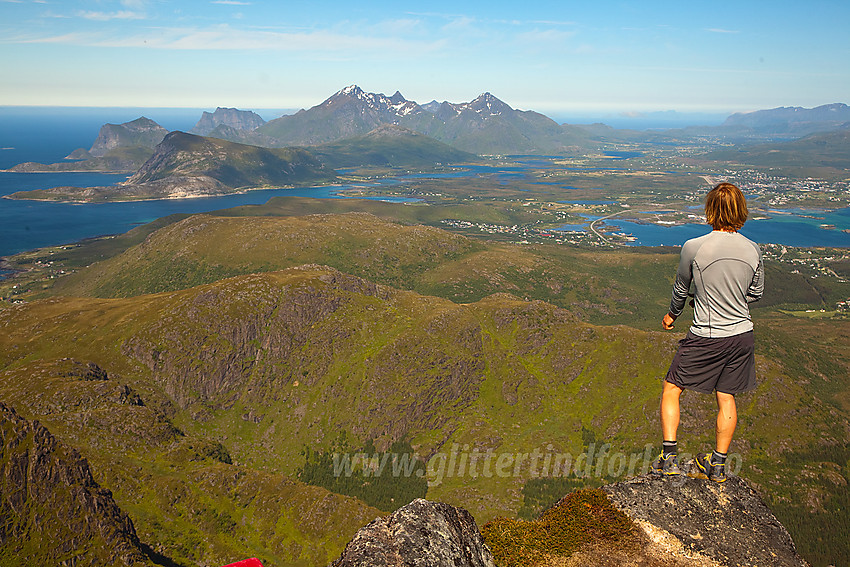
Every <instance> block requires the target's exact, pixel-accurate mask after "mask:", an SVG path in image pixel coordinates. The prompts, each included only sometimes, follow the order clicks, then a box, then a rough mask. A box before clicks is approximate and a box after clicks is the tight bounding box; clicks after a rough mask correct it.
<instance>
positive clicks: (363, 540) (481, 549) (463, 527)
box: [332, 498, 495, 567]
mask: <svg viewBox="0 0 850 567" xmlns="http://www.w3.org/2000/svg"><path fill="white" fill-rule="evenodd" d="M432 565H451V566H453V567H495V563H493V558H492V556H491V555H490V550H489V549H488V548H487V545H486V544H485V543H484V539H483V538H482V537H481V532H479V531H478V526H477V525H476V524H475V520H474V519H473V518H472V515H471V514H470V513H469V512H467V511H466V510H464V509H463V508H455V507H454V506H450V505H449V504H444V503H442V502H429V501H428V500H424V499H422V498H418V499H416V500H414V501H413V502H411V503H410V504H408V505H406V506H404V507H402V508H399V509H398V510H396V511H395V512H393V513H392V514H391V515H389V516H387V517H384V518H377V519H376V520H375V521H374V522H372V523H370V524H368V525H367V526H365V527H364V528H362V529H361V530H360V531H359V532H357V534H356V535H355V536H354V539H352V540H351V541H350V542H349V543H348V545H347V546H346V547H345V550H344V551H343V552H342V555H341V556H340V557H339V559H337V560H336V561H334V563H333V564H332V567H355V566H356V567H360V566H362V567H366V566H369V567H383V566H386V567H402V566H405V567H413V566H422V567H425V566H432Z"/></svg>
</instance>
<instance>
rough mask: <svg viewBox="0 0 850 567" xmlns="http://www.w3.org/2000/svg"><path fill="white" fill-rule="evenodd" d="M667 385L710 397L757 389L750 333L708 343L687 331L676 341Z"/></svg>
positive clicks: (705, 339)
mask: <svg viewBox="0 0 850 567" xmlns="http://www.w3.org/2000/svg"><path fill="white" fill-rule="evenodd" d="M666 380H667V382H670V383H671V384H675V385H676V386H678V387H680V388H684V389H688V390H696V391H697V392H703V393H706V394H709V393H711V392H713V391H715V390H717V391H718V392H723V393H725V394H740V393H741V392H746V391H748V390H752V389H753V388H755V387H756V364H755V349H754V347H753V332H752V331H748V332H746V333H741V334H740V335H734V336H732V337H722V338H718V339H709V338H705V337H698V336H696V335H694V334H693V333H691V332H690V331H688V334H687V336H686V337H685V338H684V339H682V340H681V341H679V350H678V351H676V356H674V357H673V363H672V364H671V365H670V370H668V371H667V377H666Z"/></svg>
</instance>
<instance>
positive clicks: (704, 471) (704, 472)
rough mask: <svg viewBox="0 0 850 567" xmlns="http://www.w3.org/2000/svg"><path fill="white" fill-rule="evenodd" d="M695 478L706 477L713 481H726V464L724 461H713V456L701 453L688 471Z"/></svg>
mask: <svg viewBox="0 0 850 567" xmlns="http://www.w3.org/2000/svg"><path fill="white" fill-rule="evenodd" d="M688 476H690V477H693V478H704V479H706V480H711V481H713V482H726V465H725V464H723V463H712V462H711V456H710V455H706V454H705V453H700V454H699V455H697V456H696V458H695V459H694V464H693V466H691V470H690V471H689V472H688Z"/></svg>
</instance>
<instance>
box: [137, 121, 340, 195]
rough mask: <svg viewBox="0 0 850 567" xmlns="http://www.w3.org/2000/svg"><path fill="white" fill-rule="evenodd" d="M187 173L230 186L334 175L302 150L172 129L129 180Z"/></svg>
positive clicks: (146, 180)
mask: <svg viewBox="0 0 850 567" xmlns="http://www.w3.org/2000/svg"><path fill="white" fill-rule="evenodd" d="M187 175H194V176H205V177H210V178H212V179H215V180H217V181H218V182H220V183H221V184H223V185H225V186H227V187H233V188H236V187H246V186H248V187H259V186H273V185H289V184H295V183H303V182H305V181H310V182H318V181H327V180H329V179H332V178H333V177H334V176H333V173H332V172H329V171H327V170H325V169H324V168H323V167H322V166H321V164H319V163H318V162H317V161H316V159H315V158H314V157H313V156H312V155H310V154H309V153H308V152H307V151H305V150H300V149H297V148H275V149H271V148H261V147H259V146H249V145H245V144H237V143H235V142H228V141H226V140H220V139H218V138H205V137H202V136H195V135H193V134H186V133H184V132H172V133H170V134H169V135H168V136H166V137H165V139H164V140H163V141H162V142H161V143H160V144H159V145H158V146H157V149H156V151H155V153H154V155H153V156H152V157H151V159H150V160H148V161H147V162H146V163H145V165H143V166H142V167H141V168H140V169H139V171H138V172H136V174H135V175H134V176H133V177H131V178H130V180H129V183H130V184H142V183H150V182H154V181H161V180H165V179H168V178H170V177H176V176H187Z"/></svg>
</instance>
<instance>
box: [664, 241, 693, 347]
mask: <svg viewBox="0 0 850 567" xmlns="http://www.w3.org/2000/svg"><path fill="white" fill-rule="evenodd" d="M694 253H695V251H694V250H692V249H691V247H690V246H688V243H687V242H686V243H685V245H684V246H682V255H681V257H680V258H679V268H678V269H677V270H676V281H674V282H673V297H672V298H671V299H670V309H669V310H668V312H667V314H666V315H664V318H663V319H662V320H661V327H662V328H663V329H664V330H667V331H669V330H670V329H672V328H673V322H674V321H675V320H676V318H677V317H679V315H681V314H682V311H684V310H685V302H686V301H687V300H688V291H689V290H690V289H691V280H692V279H693V260H694Z"/></svg>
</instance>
